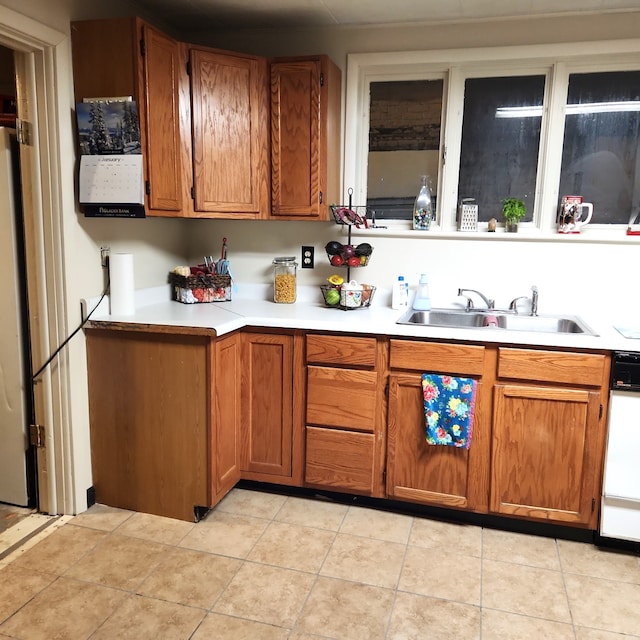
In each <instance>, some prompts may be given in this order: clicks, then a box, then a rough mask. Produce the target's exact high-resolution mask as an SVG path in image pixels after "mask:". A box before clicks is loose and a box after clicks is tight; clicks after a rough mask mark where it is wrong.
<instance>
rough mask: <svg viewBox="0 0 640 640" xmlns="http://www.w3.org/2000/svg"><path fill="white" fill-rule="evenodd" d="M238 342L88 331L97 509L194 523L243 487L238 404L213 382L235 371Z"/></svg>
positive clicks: (229, 386) (230, 391) (229, 389)
mask: <svg viewBox="0 0 640 640" xmlns="http://www.w3.org/2000/svg"><path fill="white" fill-rule="evenodd" d="M237 340H238V336H237V335H232V336H229V337H225V338H224V339H222V340H220V341H219V342H216V339H215V338H213V337H211V336H208V335H181V334H175V333H173V334H168V333H162V332H147V331H137V330H115V329H87V361H88V376H89V417H90V424H91V460H92V469H93V485H94V488H95V492H96V500H97V501H98V502H100V503H103V504H107V505H110V506H114V507H120V508H123V509H132V510H134V511H143V512H146V513H153V514H156V515H162V516H167V517H171V518H178V519H181V520H190V521H193V520H194V519H195V518H196V517H197V516H198V514H202V513H203V512H205V511H206V510H207V509H208V508H210V507H211V506H213V505H214V504H216V502H218V501H219V500H220V499H221V498H222V497H223V496H224V494H225V493H226V492H227V491H228V490H229V489H230V488H231V487H232V486H233V485H234V484H236V482H237V481H238V480H239V479H240V473H239V468H238V464H237V457H238V456H237V446H236V433H237V423H236V422H235V419H236V413H237V409H238V406H239V402H238V397H237V394H236V392H235V390H234V388H233V387H234V384H233V383H230V382H229V380H228V379H224V378H223V379H221V380H220V382H221V386H217V385H216V384H215V383H214V381H213V379H212V378H213V377H214V376H215V374H216V372H218V373H220V371H221V370H223V371H225V372H226V375H228V376H229V377H231V376H233V373H234V371H235V372H236V374H237V370H238V366H239V360H238V349H237ZM218 357H219V358H220V360H219V361H218V360H217V358H218ZM214 389H215V393H212V390H214Z"/></svg>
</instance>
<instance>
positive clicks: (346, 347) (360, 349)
mask: <svg viewBox="0 0 640 640" xmlns="http://www.w3.org/2000/svg"><path fill="white" fill-rule="evenodd" d="M307 362H310V363H318V364H342V365H346V366H350V367H352V366H363V367H375V366H376V339H375V338H351V337H348V336H316V335H309V336H307Z"/></svg>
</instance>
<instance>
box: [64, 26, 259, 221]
mask: <svg viewBox="0 0 640 640" xmlns="http://www.w3.org/2000/svg"><path fill="white" fill-rule="evenodd" d="M71 33H72V46H73V69H74V84H75V96H76V100H77V101H80V100H82V99H83V98H90V97H122V96H131V97H133V99H134V100H136V102H137V103H138V111H139V116H140V125H141V136H140V137H141V143H142V153H143V156H144V159H145V160H144V162H145V188H146V193H147V195H146V211H147V215H150V216H172V217H212V218H214V217H215V218H240V219H253V218H267V217H268V215H269V173H270V171H269V127H268V114H269V87H268V75H267V62H266V60H265V59H264V58H260V57H256V56H246V55H243V54H236V53H234V52H229V51H221V50H218V49H211V48H206V47H193V46H191V45H187V44H184V43H180V42H177V41H175V40H173V39H172V38H169V37H168V36H166V35H165V34H163V33H162V32H160V31H158V30H157V29H155V28H154V27H152V26H150V25H149V24H147V23H145V22H144V21H142V20H140V19H138V18H123V19H113V20H90V21H83V22H74V23H72V28H71Z"/></svg>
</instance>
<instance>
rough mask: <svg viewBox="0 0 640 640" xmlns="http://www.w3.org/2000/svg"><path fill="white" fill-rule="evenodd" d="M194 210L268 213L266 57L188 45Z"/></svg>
mask: <svg viewBox="0 0 640 640" xmlns="http://www.w3.org/2000/svg"><path fill="white" fill-rule="evenodd" d="M190 68H191V102H192V122H193V172H194V192H195V193H194V196H195V205H194V207H195V210H196V212H214V213H217V214H227V215H226V216H225V215H220V216H217V217H234V218H237V217H241V218H257V217H261V216H264V217H266V216H267V213H268V198H269V192H268V179H269V171H268V128H267V121H268V105H267V96H268V93H267V76H266V73H267V71H266V61H265V60H262V59H260V58H256V57H252V56H242V55H240V54H238V55H233V54H231V53H226V52H219V51H211V50H207V49H196V48H193V49H191V50H190Z"/></svg>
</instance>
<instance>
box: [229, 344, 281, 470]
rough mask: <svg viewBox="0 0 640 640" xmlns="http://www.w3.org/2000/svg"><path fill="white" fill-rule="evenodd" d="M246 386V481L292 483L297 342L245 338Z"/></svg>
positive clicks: (244, 387) (243, 452)
mask: <svg viewBox="0 0 640 640" xmlns="http://www.w3.org/2000/svg"><path fill="white" fill-rule="evenodd" d="M241 381H242V390H241V397H242V429H241V434H242V436H241V437H242V440H241V447H242V472H243V473H242V477H243V478H248V479H252V480H271V481H272V482H278V477H282V478H285V477H291V475H292V437H293V336H288V335H276V334H261V333H251V332H248V333H245V334H243V354H242V377H241Z"/></svg>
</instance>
